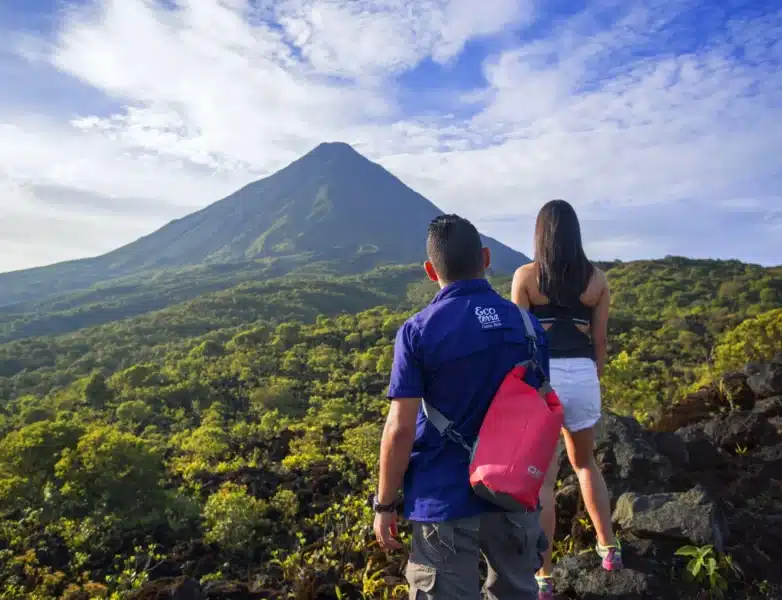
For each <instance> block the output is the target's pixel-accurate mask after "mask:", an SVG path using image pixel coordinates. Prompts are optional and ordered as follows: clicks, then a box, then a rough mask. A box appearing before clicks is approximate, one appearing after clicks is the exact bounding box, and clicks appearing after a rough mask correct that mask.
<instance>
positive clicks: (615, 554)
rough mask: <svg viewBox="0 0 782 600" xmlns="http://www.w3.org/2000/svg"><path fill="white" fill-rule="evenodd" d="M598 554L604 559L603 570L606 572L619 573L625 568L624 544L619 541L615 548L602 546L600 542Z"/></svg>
mask: <svg viewBox="0 0 782 600" xmlns="http://www.w3.org/2000/svg"><path fill="white" fill-rule="evenodd" d="M597 554H598V556H600V558H602V559H603V568H604V569H605V570H606V571H618V570H619V569H621V568H622V567H623V566H624V565H623V563H622V544H620V543H619V540H618V539H617V540H616V545H614V546H601V545H600V543H599V542H598V544H597Z"/></svg>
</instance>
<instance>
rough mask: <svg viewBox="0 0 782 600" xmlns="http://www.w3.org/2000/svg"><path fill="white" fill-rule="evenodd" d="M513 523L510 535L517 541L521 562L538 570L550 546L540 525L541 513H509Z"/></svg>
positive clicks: (509, 518) (510, 520)
mask: <svg viewBox="0 0 782 600" xmlns="http://www.w3.org/2000/svg"><path fill="white" fill-rule="evenodd" d="M507 518H508V521H509V522H510V524H511V527H510V530H509V535H511V536H512V537H513V539H514V540H515V542H516V547H517V552H518V553H519V555H520V559H521V564H523V565H524V568H525V569H528V568H532V569H534V570H535V571H538V570H539V569H540V568H541V567H542V566H543V552H545V550H546V548H547V547H548V538H547V537H546V534H545V533H543V529H542V528H541V527H540V520H539V519H540V513H539V512H537V511H536V512H527V513H522V512H518V513H508V514H507Z"/></svg>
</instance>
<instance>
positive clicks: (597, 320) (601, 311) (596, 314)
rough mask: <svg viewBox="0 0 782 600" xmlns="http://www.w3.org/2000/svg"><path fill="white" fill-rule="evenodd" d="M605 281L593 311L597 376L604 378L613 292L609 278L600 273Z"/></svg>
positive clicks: (593, 341)
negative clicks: (610, 288) (609, 313)
mask: <svg viewBox="0 0 782 600" xmlns="http://www.w3.org/2000/svg"><path fill="white" fill-rule="evenodd" d="M600 275H601V278H602V280H603V291H602V292H601V293H600V298H599V299H598V301H597V304H596V305H595V307H594V309H593V310H592V343H593V344H594V345H595V358H596V361H597V374H598V376H600V377H602V376H603V370H604V369H605V365H606V359H607V355H608V309H609V307H610V305H611V292H610V291H609V289H608V278H607V277H606V276H605V274H604V273H602V272H601V273H600Z"/></svg>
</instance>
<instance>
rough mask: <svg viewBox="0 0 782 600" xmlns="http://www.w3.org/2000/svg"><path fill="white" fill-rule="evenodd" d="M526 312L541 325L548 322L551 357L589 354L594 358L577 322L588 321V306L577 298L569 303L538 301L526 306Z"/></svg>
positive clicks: (587, 323)
mask: <svg viewBox="0 0 782 600" xmlns="http://www.w3.org/2000/svg"><path fill="white" fill-rule="evenodd" d="M530 312H531V313H532V314H533V315H535V317H537V319H538V321H540V323H541V324H542V325H551V327H549V328H548V330H547V331H546V335H547V337H548V343H549V356H550V357H551V358H591V359H592V360H595V347H594V345H593V344H592V339H591V338H590V337H589V336H588V335H587V334H586V333H584V332H583V331H581V330H580V329H579V328H578V327H577V325H589V324H590V323H591V320H592V307H591V306H587V305H586V304H584V303H582V302H581V301H580V300H578V301H576V302H575V303H574V304H573V306H558V305H555V304H541V305H538V306H530Z"/></svg>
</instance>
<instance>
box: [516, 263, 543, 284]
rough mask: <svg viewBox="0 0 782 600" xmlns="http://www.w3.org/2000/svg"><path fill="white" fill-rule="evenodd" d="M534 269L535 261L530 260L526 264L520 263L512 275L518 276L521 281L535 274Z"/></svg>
mask: <svg viewBox="0 0 782 600" xmlns="http://www.w3.org/2000/svg"><path fill="white" fill-rule="evenodd" d="M536 273H537V271H536V269H535V263H534V262H530V263H527V264H526V265H521V266H520V267H519V268H518V269H516V272H515V273H514V277H515V278H518V279H520V280H522V281H526V280H527V279H529V278H530V277H535V276H536Z"/></svg>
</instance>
